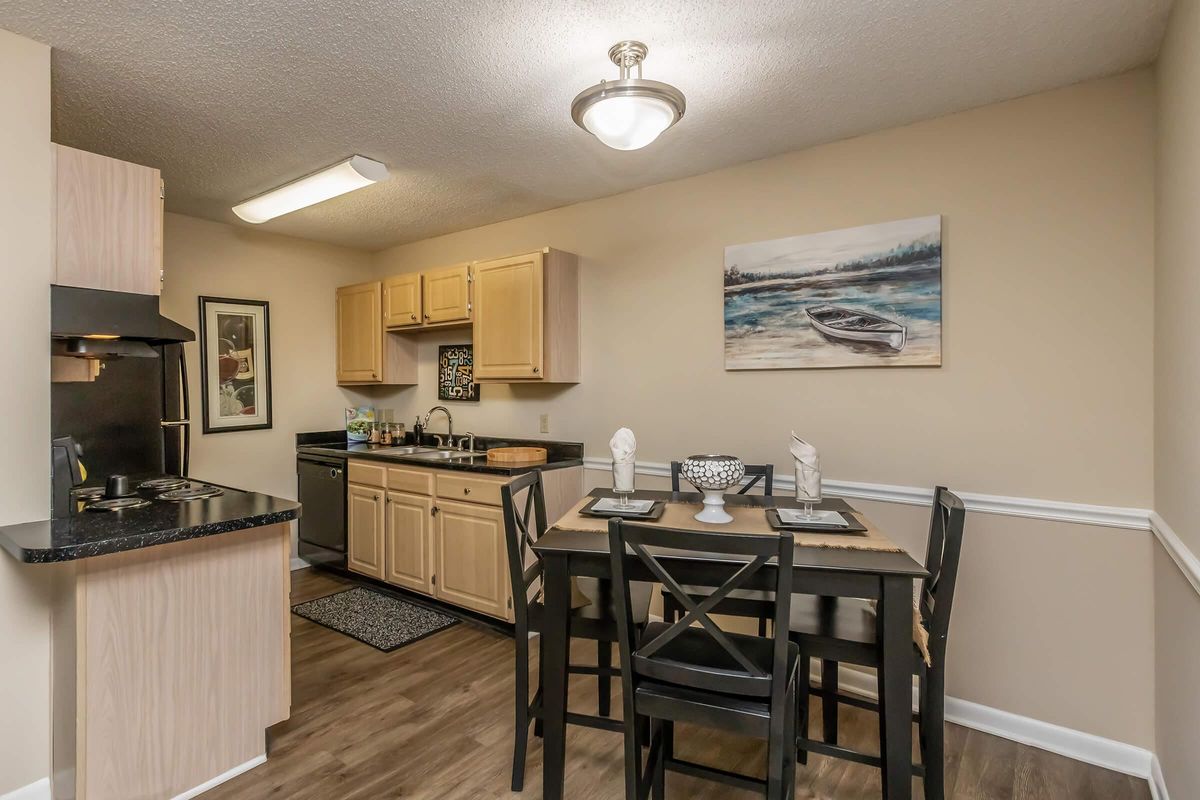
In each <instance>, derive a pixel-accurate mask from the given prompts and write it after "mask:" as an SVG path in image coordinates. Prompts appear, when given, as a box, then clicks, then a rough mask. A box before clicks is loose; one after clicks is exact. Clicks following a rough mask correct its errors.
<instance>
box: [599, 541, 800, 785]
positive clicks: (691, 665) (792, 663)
mask: <svg viewBox="0 0 1200 800" xmlns="http://www.w3.org/2000/svg"><path fill="white" fill-rule="evenodd" d="M608 539H609V552H610V557H611V561H612V575H613V586H614V592H615V594H616V607H617V622H618V629H619V633H620V655H621V694H622V699H623V701H624V707H625V712H624V718H625V797H626V798H628V799H629V800H643V799H644V798H646V797H649V796H650V795H651V794H652V795H653V797H654V798H655V800H663V798H664V797H665V792H666V772H667V771H668V770H670V771H673V772H681V773H684V774H687V775H692V776H694V777H699V778H707V779H709V780H715V781H720V782H722V783H725V784H727V785H731V786H736V787H738V788H742V789H751V790H756V791H760V792H761V791H764V790H765V794H766V797H767V798H768V800H788V798H790V797H792V795H793V792H794V788H795V782H796V781H795V769H796V710H797V708H798V702H797V694H796V692H797V677H796V665H797V663H798V661H799V649H798V648H797V647H796V645H795V644H794V643H792V642H790V641H789V640H788V639H787V637H786V636H784V635H778V636H773V637H772V638H766V637H759V636H746V635H742V634H737V633H730V632H726V631H723V630H722V629H721V628H720V626H718V625H717V623H716V622H715V621H714V620H713V619H712V617H711V616H710V615H709V612H710V611H711V609H712V608H713V607H714V606H715V605H716V604H718V603H719V602H720V601H721V599H722V598H724V597H725V596H727V595H728V594H729V593H730V592H732V591H736V590H737V589H738V587H740V586H743V585H744V584H745V583H746V582H747V581H748V580H749V579H750V578H751V577H753V576H754V575H755V574H756V573H758V572H759V571H760V570H761V569H762V568H763V567H764V566H765V565H767V564H768V563H769V562H770V561H772V560H774V561H775V563H776V566H777V569H776V577H775V580H774V581H773V582H772V585H771V586H770V588H771V589H773V590H774V599H773V600H772V604H773V606H774V609H773V610H774V620H775V622H776V627H775V630H777V631H785V630H786V629H787V620H788V618H789V613H790V603H791V597H792V554H793V546H794V545H793V541H792V535H791V534H790V533H783V534H771V535H765V536H764V535H749V534H735V533H708V532H698V531H684V530H675V529H671V528H660V527H657V526H653V525H639V524H637V523H631V522H622V521H621V520H619V519H613V520H610V521H609V523H608ZM671 551H674V552H680V551H683V552H687V553H705V554H710V555H714V556H715V557H718V558H724V559H727V560H728V561H729V562H730V564H729V577H728V578H727V579H725V580H724V581H723V582H722V583H720V584H719V585H716V586H713V587H711V588H712V591H711V593H710V594H709V595H708V596H707V597H705V598H703V599H702V600H700V601H699V602H696V601H694V600H693V599H692V597H691V595H690V594H689V592H688V591H686V590H685V589H684V588H683V587H682V586H681V585H680V584H679V582H678V581H677V580H676V579H675V577H674V576H673V575H672V573H671V570H672V561H671ZM627 559H628V560H629V561H631V562H637V563H640V564H641V565H644V567H645V568H646V569H647V570H648V571H649V572H650V574H651V575H653V576H654V577H655V578H657V579H658V580H659V581H660V582H661V583H662V585H663V586H664V587H665V588H666V590H667V591H668V592H669V593H670V594H671V596H673V597H674V598H675V599H676V601H677V602H678V603H679V604H680V605H681V606H682V607H683V609H684V610H685V613H684V615H683V617H682V619H680V620H678V621H676V622H651V623H650V624H648V625H647V626H645V628H644V629H639V626H638V625H637V618H636V616H635V614H634V610H635V607H634V605H633V596H634V595H633V587H634V586H635V585H636V584H633V583H631V582H630V580H629V572H628V571H627V569H626V563H627ZM693 623H698V624H699V627H695V626H694V625H693ZM642 719H648V720H649V725H648V726H643V725H642V724H639V723H640V721H641V720H642ZM676 722H684V723H688V724H693V725H700V726H705V727H709V728H715V729H720V730H726V731H730V732H732V733H736V734H741V735H747V736H754V737H757V738H761V739H766V740H767V778H766V780H765V781H764V780H762V779H759V778H755V777H751V776H748V775H743V774H739V773H734V772H729V771H726V770H722V769H716V768H714V767H709V766H705V765H703V764H699V763H696V762H692V761H684V760H681V759H678V758H676V757H675V754H674V745H675V723H676ZM643 748H647V757H646V763H645V765H643V763H642V749H643Z"/></svg>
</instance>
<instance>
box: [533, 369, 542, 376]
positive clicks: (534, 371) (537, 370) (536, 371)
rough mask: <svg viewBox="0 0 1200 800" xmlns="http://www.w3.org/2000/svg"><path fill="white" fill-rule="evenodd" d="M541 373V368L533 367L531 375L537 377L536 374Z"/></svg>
mask: <svg viewBox="0 0 1200 800" xmlns="http://www.w3.org/2000/svg"><path fill="white" fill-rule="evenodd" d="M541 371H542V368H541V367H534V368H533V374H534V375H537V374H538V373H539V372H541Z"/></svg>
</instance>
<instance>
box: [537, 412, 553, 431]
mask: <svg viewBox="0 0 1200 800" xmlns="http://www.w3.org/2000/svg"><path fill="white" fill-rule="evenodd" d="M538 430H539V431H541V432H542V433H549V432H550V415H549V414H542V415H541V416H540V417H538Z"/></svg>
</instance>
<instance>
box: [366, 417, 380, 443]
mask: <svg viewBox="0 0 1200 800" xmlns="http://www.w3.org/2000/svg"><path fill="white" fill-rule="evenodd" d="M367 441H368V442H370V443H371V444H379V423H378V422H372V423H371V434H370V436H369V437H368V438H367Z"/></svg>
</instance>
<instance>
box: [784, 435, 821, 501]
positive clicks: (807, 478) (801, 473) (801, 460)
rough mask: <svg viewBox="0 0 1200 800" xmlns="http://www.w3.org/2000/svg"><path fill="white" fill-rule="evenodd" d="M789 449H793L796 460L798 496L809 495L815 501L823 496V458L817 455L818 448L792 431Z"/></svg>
mask: <svg viewBox="0 0 1200 800" xmlns="http://www.w3.org/2000/svg"><path fill="white" fill-rule="evenodd" d="M788 449H790V450H791V451H792V458H793V459H794V460H795V462H796V498H797V499H801V498H803V497H809V498H812V499H813V500H814V501H815V500H816V499H817V498H819V497H820V496H821V460H820V458H819V457H818V456H817V448H815V447H813V446H812V445H811V444H809V443H808V442H806V441H804V440H803V439H801V438H800V437H799V436H797V435H796V432H795V431H792V443H791V447H789V448H788Z"/></svg>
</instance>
